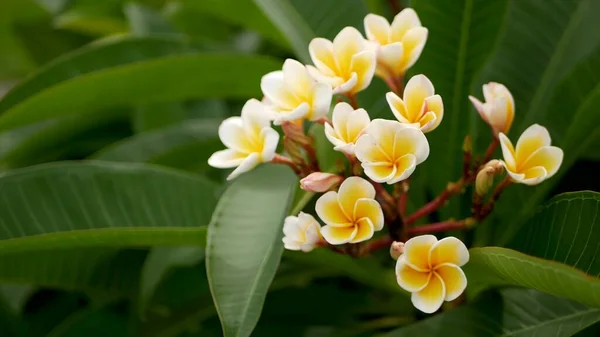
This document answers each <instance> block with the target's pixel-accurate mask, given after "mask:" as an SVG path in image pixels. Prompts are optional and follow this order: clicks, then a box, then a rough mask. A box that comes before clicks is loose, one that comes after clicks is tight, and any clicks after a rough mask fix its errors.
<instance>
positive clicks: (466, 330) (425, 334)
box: [385, 289, 600, 337]
mask: <svg viewBox="0 0 600 337" xmlns="http://www.w3.org/2000/svg"><path fill="white" fill-rule="evenodd" d="M599 320H600V309H591V308H588V307H586V306H584V305H581V304H579V303H576V302H572V301H568V300H563V299H558V298H556V297H553V296H550V295H547V294H543V293H539V292H537V291H534V290H521V289H506V290H503V291H501V292H500V295H496V294H488V295H487V296H484V297H483V298H480V299H478V300H477V301H475V302H474V303H471V304H469V305H467V306H464V307H461V308H458V309H456V310H452V311H449V312H445V313H442V314H440V315H437V316H434V317H431V318H428V319H425V320H423V321H420V322H418V323H416V324H411V325H409V326H407V327H404V328H400V329H398V330H395V331H392V332H390V333H388V334H386V335H385V336H386V337H403V336H419V337H429V336H447V335H449V334H451V335H452V336H456V337H475V336H476V337H501V336H515V337H516V336H521V337H526V336H538V335H539V336H556V337H569V336H572V335H573V334H575V333H576V332H578V331H580V330H582V329H584V328H585V327H587V326H589V325H591V324H593V323H595V322H598V321H599Z"/></svg>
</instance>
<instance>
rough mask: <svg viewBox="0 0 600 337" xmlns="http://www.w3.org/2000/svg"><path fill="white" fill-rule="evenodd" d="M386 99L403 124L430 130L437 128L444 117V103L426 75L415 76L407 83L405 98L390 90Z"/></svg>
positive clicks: (424, 130)
mask: <svg viewBox="0 0 600 337" xmlns="http://www.w3.org/2000/svg"><path fill="white" fill-rule="evenodd" d="M385 97H386V100H387V102H388V105H389V107H390V109H391V110H392V112H393V114H394V116H395V117H396V119H398V121H399V122H400V123H402V124H405V125H408V126H412V127H415V128H419V129H421V131H422V132H429V131H433V130H434V129H436V128H437V127H438V126H439V125H440V123H441V121H442V119H443V117H444V103H443V101H442V97H441V96H440V95H436V94H435V88H434V87H433V84H432V83H431V81H429V79H428V78H427V77H425V76H424V75H416V76H413V77H412V78H411V79H410V80H409V81H408V83H407V84H406V89H405V90H404V99H401V98H400V97H398V95H396V94H395V93H393V92H388V93H387V94H386V95H385Z"/></svg>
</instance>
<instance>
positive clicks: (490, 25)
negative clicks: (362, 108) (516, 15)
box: [385, 0, 508, 216]
mask: <svg viewBox="0 0 600 337" xmlns="http://www.w3.org/2000/svg"><path fill="white" fill-rule="evenodd" d="M507 3H508V1H506V0H498V1H487V0H460V1H431V0H423V1H418V0H415V1H411V7H413V8H414V9H415V11H416V12H417V13H418V15H419V18H420V19H421V22H422V24H423V26H424V27H427V29H428V30H429V35H428V40H427V43H426V45H425V49H424V50H423V54H422V55H421V57H420V58H419V60H418V61H417V63H416V64H415V66H414V67H413V68H412V69H411V70H410V72H409V76H411V75H413V74H425V75H426V76H427V77H428V78H429V79H430V80H431V82H432V83H433V85H434V86H435V91H436V93H437V94H440V95H441V96H442V99H443V100H444V120H443V121H442V124H440V126H439V127H438V128H437V129H436V130H435V131H433V132H431V133H428V134H427V139H428V140H429V145H430V147H431V153H430V156H429V158H428V160H427V161H426V162H425V163H424V164H423V167H422V168H420V169H421V170H426V171H427V182H428V187H429V188H430V189H432V192H433V193H435V194H437V193H439V192H440V191H442V190H443V189H444V188H445V187H446V184H447V183H448V182H450V181H455V180H457V179H458V178H460V176H461V165H462V160H461V158H462V157H461V156H462V143H463V140H464V137H465V136H466V135H467V134H468V133H469V130H470V128H471V126H472V124H473V119H474V117H475V115H474V114H472V112H471V109H470V103H469V100H468V97H467V96H468V95H469V94H470V93H471V92H470V88H471V84H472V81H473V77H474V76H475V75H476V74H477V73H478V71H480V69H481V68H482V67H483V65H484V63H485V61H486V59H487V57H488V56H489V55H490V54H491V53H492V50H493V46H494V42H495V40H496V37H497V36H498V34H499V32H500V29H501V27H502V22H503V20H504V17H505V12H506V8H507ZM385 109H389V108H388V107H387V106H386V107H385ZM440 167H443V168H444V169H443V170H441V169H440ZM455 205H456V204H454V203H452V204H451V207H453V206H455ZM454 211H456V208H454ZM452 215H453V216H457V214H452Z"/></svg>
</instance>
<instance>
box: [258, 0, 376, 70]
mask: <svg viewBox="0 0 600 337" xmlns="http://www.w3.org/2000/svg"><path fill="white" fill-rule="evenodd" d="M254 2H255V3H256V4H257V5H258V7H260V8H261V9H262V10H263V12H264V13H265V14H266V16H267V17H269V18H270V19H271V22H273V24H274V25H275V26H277V27H278V28H279V30H280V31H281V33H283V35H284V36H285V37H286V38H287V40H288V42H289V43H290V45H291V46H292V49H293V50H294V52H295V54H296V56H297V57H298V58H299V59H300V60H301V61H302V62H305V63H310V55H309V54H308V44H309V43H310V41H311V40H312V39H313V38H314V37H317V36H319V37H325V38H328V39H333V38H334V37H335V35H337V33H338V32H339V31H340V30H341V29H342V28H344V27H346V26H354V27H361V26H362V20H363V18H364V17H365V15H366V14H367V8H366V6H365V4H364V2H362V1H359V0H346V1H344V5H343V6H342V5H340V2H339V1H336V0H254Z"/></svg>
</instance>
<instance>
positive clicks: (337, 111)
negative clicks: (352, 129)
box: [331, 102, 354, 143]
mask: <svg viewBox="0 0 600 337" xmlns="http://www.w3.org/2000/svg"><path fill="white" fill-rule="evenodd" d="M352 111H354V108H352V106H351V105H350V104H348V103H346V102H340V103H338V104H336V105H335V107H334V108H333V113H332V116H331V121H332V123H333V127H334V128H335V131H336V132H337V134H338V135H339V137H340V139H342V140H343V141H344V142H345V143H348V142H349V139H348V130H347V129H346V127H347V125H348V120H349V119H350V115H351V114H352Z"/></svg>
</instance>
